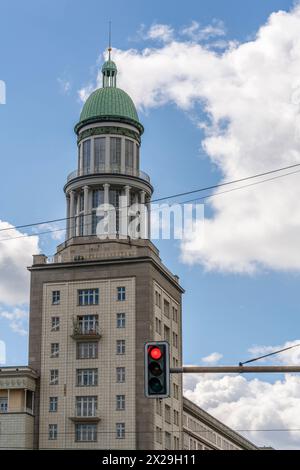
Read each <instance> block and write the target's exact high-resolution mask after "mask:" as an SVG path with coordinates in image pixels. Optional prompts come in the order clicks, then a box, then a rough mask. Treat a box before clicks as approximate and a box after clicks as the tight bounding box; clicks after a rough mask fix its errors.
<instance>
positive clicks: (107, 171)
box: [67, 166, 150, 183]
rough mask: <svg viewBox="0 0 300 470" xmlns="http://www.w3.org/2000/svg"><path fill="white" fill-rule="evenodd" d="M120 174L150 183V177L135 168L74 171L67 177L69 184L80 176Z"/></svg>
mask: <svg viewBox="0 0 300 470" xmlns="http://www.w3.org/2000/svg"><path fill="white" fill-rule="evenodd" d="M112 173H115V174H119V175H124V176H135V177H137V178H141V179H142V180H145V181H147V182H148V183H150V176H149V175H147V173H145V172H144V171H141V170H135V169H133V168H128V167H126V168H125V170H121V168H120V167H119V166H112V167H110V168H109V169H105V168H104V167H96V168H94V169H92V168H82V169H80V170H74V171H72V173H70V174H69V175H68V177H67V182H68V183H69V181H71V180H73V179H75V178H78V177H79V176H88V175H95V174H104V175H105V174H112Z"/></svg>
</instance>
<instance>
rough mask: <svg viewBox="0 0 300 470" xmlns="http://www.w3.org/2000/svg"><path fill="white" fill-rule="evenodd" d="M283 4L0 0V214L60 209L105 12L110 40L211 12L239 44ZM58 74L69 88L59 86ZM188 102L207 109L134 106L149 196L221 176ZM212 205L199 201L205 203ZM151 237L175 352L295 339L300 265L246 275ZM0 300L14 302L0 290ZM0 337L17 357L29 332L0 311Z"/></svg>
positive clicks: (229, 353) (125, 42) (10, 218)
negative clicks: (185, 255)
mask: <svg viewBox="0 0 300 470" xmlns="http://www.w3.org/2000/svg"><path fill="white" fill-rule="evenodd" d="M293 4H294V2H291V1H283V0H281V1H280V0H278V1H275V0H271V1H268V2H261V1H258V0H251V1H250V0H247V1H244V2H241V1H233V0H228V1H226V2H223V1H221V0H218V1H216V0H210V1H207V0H204V1H202V2H198V1H191V0H187V1H186V2H179V3H176V6H175V3H174V2H171V1H170V0H167V1H164V2H161V1H156V0H152V1H151V2H140V1H131V0H128V1H127V2H123V1H120V0H115V1H114V2H113V4H110V3H108V2H103V1H93V0H87V1H86V2H84V3H83V2H79V1H77V0H75V1H74V0H73V1H67V0H60V1H58V0H53V1H51V2H50V1H46V0H42V1H41V0H39V1H34V0H28V1H27V2H20V1H19V2H17V1H15V0H10V1H5V0H2V2H1V6H0V8H1V11H0V17H1V28H0V44H1V48H0V79H1V80H4V81H5V83H6V87H7V103H6V105H3V106H2V105H1V106H0V123H1V139H0V155H1V185H0V201H1V206H0V207H1V212H0V218H1V220H2V221H7V222H9V223H11V224H13V225H20V224H26V223H28V222H35V221H39V220H45V219H55V218H58V217H64V216H65V201H64V195H63V191H62V188H63V185H64V182H65V180H66V175H67V174H68V173H69V172H70V171H72V170H73V169H75V167H76V139H75V134H74V132H73V126H74V125H75V124H76V122H77V120H78V117H79V113H80V109H81V107H82V102H80V100H79V97H78V90H79V89H81V88H83V87H85V86H87V85H88V84H89V83H90V82H95V80H96V72H97V65H96V63H97V58H98V57H99V55H100V54H101V53H103V51H104V49H105V47H106V43H107V24H108V21H109V20H111V21H112V25H113V26H112V29H113V34H112V36H113V46H114V47H115V48H117V49H118V50H124V51H125V50H128V49H131V48H133V49H135V50H137V51H142V50H143V49H145V48H146V47H153V42H151V41H150V40H149V39H146V38H145V36H144V37H142V36H143V35H142V34H141V31H147V30H148V29H149V28H150V27H151V26H152V25H153V24H167V25H171V27H172V28H174V30H180V28H183V27H184V26H186V25H189V24H191V22H192V21H197V22H198V23H200V24H201V25H203V26H205V25H208V24H212V23H213V22H214V21H215V20H216V19H217V20H220V21H222V22H223V23H224V25H225V28H226V39H227V40H232V41H234V40H235V41H238V42H239V43H245V42H247V41H249V40H251V39H253V38H254V37H255V34H256V31H257V30H258V28H259V27H260V26H262V25H263V24H265V23H266V21H267V19H268V17H269V15H270V14H271V13H272V12H276V11H278V10H287V11H288V10H290V9H291V8H292V6H293ZM142 25H144V26H142ZM156 47H163V46H161V45H157V44H156ZM187 48H188V46H187ZM299 76H300V70H299ZM66 83H67V84H68V89H63V88H64V85H66ZM193 113H197V114H198V116H201V118H203V119H205V113H204V110H203V109H201V106H200V105H199V103H198V104H197V105H196V107H194V108H193V112H192V111H187V112H185V111H184V110H182V109H180V107H179V106H177V105H176V103H174V102H173V103H172V102H166V104H165V105H163V106H153V107H149V109H145V111H144V112H143V111H140V112H139V115H140V119H141V121H142V122H143V124H144V126H145V134H144V136H143V146H142V154H141V158H142V160H141V161H142V168H143V169H144V170H145V171H146V172H147V173H149V174H150V175H151V178H152V182H153V185H154V187H155V196H154V197H160V196H164V195H168V194H172V193H176V192H181V191H188V190H192V189H195V188H198V187H201V186H206V185H209V184H215V183H217V182H218V181H220V178H221V171H220V167H219V166H218V165H216V164H213V163H212V160H211V159H210V158H208V156H207V154H206V153H205V152H204V150H203V149H202V148H201V140H202V139H203V138H204V133H203V132H204V131H203V130H200V129H199V128H198V127H197V126H196V125H195V122H194V120H193V119H192V117H193V115H194V114H193ZM199 119H200V118H199ZM170 162H172V164H171V166H170ZM273 167H276V165H273V166H272V168H270V169H273ZM166 174H168V177H167V178H166V176H165V175H166ZM236 197H239V196H238V195H236ZM249 197H251V196H250V195H249ZM210 210H211V209H210V208H209V207H207V211H208V212H207V213H208V214H210ZM2 243H5V242H2ZM8 243H9V242H8ZM40 246H41V248H42V250H43V251H44V252H45V253H46V254H48V255H51V254H53V253H54V251H55V246H56V242H55V240H53V239H51V237H50V236H48V235H45V236H42V237H41V239H40ZM158 247H159V249H160V251H161V256H162V259H163V261H164V263H165V264H166V265H167V266H168V267H169V269H171V270H172V271H173V272H174V273H177V274H178V275H179V276H180V279H181V284H182V286H183V287H184V288H185V289H186V293H185V295H184V304H183V327H184V362H185V363H200V360H201V358H203V357H204V356H207V355H209V354H211V353H212V352H214V351H218V352H219V353H221V354H223V359H222V361H221V362H223V363H226V364H231V363H233V364H236V363H238V362H239V361H240V360H243V359H247V358H248V356H249V352H248V349H249V348H251V347H253V345H281V344H284V343H285V342H286V341H293V340H297V339H298V338H299V334H298V327H299V326H300V320H299V302H298V299H299V281H300V279H299V270H297V269H296V270H293V271H290V270H284V269H282V270H281V269H276V270H273V269H271V268H270V267H268V266H264V267H263V268H262V269H260V270H259V271H258V272H255V273H252V274H249V273H244V274H242V273H239V272H234V273H230V272H228V271H226V270H225V272H218V271H216V270H211V271H210V272H207V271H206V270H205V269H204V268H203V265H201V263H200V264H194V265H189V264H185V263H183V262H182V261H180V259H179V251H180V247H179V244H178V243H177V242H172V241H163V242H159V243H158ZM2 269H4V268H3V266H2ZM24 269H25V267H24ZM0 305H2V308H3V309H6V310H8V311H10V310H11V309H13V307H12V306H11V305H8V304H7V302H3V301H2V300H1V299H0ZM0 339H2V340H4V341H5V342H6V345H7V363H8V364H24V363H26V362H27V337H26V336H20V335H18V334H17V333H15V332H14V331H12V329H11V328H10V326H9V321H8V320H7V318H0ZM268 380H273V379H270V378H268Z"/></svg>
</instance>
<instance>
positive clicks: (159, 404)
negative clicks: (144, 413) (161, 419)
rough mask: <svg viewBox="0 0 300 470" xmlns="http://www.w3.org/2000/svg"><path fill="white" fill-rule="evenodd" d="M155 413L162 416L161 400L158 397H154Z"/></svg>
mask: <svg viewBox="0 0 300 470" xmlns="http://www.w3.org/2000/svg"><path fill="white" fill-rule="evenodd" d="M156 413H157V414H158V415H159V416H162V401H161V400H160V399H159V398H157V399H156Z"/></svg>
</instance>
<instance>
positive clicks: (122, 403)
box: [116, 395, 125, 411]
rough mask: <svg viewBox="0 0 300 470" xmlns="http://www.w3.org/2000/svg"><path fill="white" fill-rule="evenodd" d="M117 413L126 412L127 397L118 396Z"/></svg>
mask: <svg viewBox="0 0 300 470" xmlns="http://www.w3.org/2000/svg"><path fill="white" fill-rule="evenodd" d="M116 409H117V411H121V410H125V395H116Z"/></svg>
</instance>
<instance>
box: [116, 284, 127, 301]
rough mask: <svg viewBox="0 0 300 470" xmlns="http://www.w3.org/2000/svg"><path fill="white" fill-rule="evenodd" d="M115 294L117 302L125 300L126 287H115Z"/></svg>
mask: <svg viewBox="0 0 300 470" xmlns="http://www.w3.org/2000/svg"><path fill="white" fill-rule="evenodd" d="M117 294H118V295H117V299H118V300H120V301H122V300H126V287H117Z"/></svg>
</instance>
